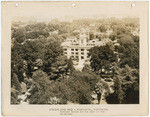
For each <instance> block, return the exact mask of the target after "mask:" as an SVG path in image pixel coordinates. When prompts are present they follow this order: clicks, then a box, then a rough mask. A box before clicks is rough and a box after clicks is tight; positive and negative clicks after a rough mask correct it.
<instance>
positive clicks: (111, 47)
mask: <svg viewBox="0 0 150 117" xmlns="http://www.w3.org/2000/svg"><path fill="white" fill-rule="evenodd" d="M138 22H139V19H137V18H122V19H117V18H108V19H101V20H94V19H79V20H73V21H72V22H62V21H59V20H57V19H54V20H52V21H50V22H49V23H48V24H46V23H44V22H36V21H34V22H32V21H30V22H28V23H27V24H26V23H23V22H13V23H12V28H11V30H12V34H11V37H12V38H11V40H12V45H11V103H12V104H18V103H19V102H20V101H19V100H18V95H19V94H20V93H21V87H20V83H21V82H24V83H26V85H27V89H28V90H29V93H31V95H30V96H29V97H28V101H29V103H30V104H70V103H77V104H91V103H92V97H91V95H92V93H93V91H94V92H96V94H97V97H98V101H100V97H101V95H102V94H103V92H104V91H106V92H107V95H105V96H106V101H107V102H108V103H115V104H116V103H118V104H133V103H134V104H137V103H139V36H138V35H136V34H135V33H134V32H138V31H139V23H138ZM82 28H90V30H89V40H92V39H95V38H97V39H99V40H100V41H104V42H105V41H107V40H110V42H105V43H106V44H105V45H103V46H100V47H99V46H96V47H93V48H91V49H90V51H89V56H90V62H91V64H90V65H85V66H84V68H83V70H82V72H79V71H76V70H75V68H74V66H73V61H72V58H70V59H68V58H67V57H66V56H64V55H63V49H62V47H61V43H62V42H63V41H65V40H66V38H68V37H70V36H74V37H77V39H78V38H79V33H80V31H79V30H80V29H82ZM94 31H96V32H97V33H94ZM108 38H109V39H108ZM102 70H106V71H111V72H112V73H113V82H114V86H113V88H114V92H113V93H110V90H109V88H110V86H108V84H107V83H106V82H105V81H104V80H102V79H101V78H100V76H98V75H99V74H98V75H96V74H97V73H102Z"/></svg>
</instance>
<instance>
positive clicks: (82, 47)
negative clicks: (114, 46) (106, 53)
mask: <svg viewBox="0 0 150 117" xmlns="http://www.w3.org/2000/svg"><path fill="white" fill-rule="evenodd" d="M102 45H105V43H104V42H102V41H99V39H96V38H95V39H92V40H90V39H89V32H88V31H86V30H85V29H81V30H80V33H79V38H76V37H70V38H67V39H66V41H65V42H63V43H62V46H63V49H64V54H65V55H66V56H67V57H68V58H70V57H72V59H73V60H76V61H77V63H78V64H80V63H81V62H82V63H83V62H84V61H86V60H87V61H88V60H89V58H90V57H89V56H88V53H89V49H90V48H92V47H94V46H102Z"/></svg>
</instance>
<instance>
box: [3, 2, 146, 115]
mask: <svg viewBox="0 0 150 117" xmlns="http://www.w3.org/2000/svg"><path fill="white" fill-rule="evenodd" d="M17 3H18V5H16V2H2V115H4V116H10V115H11V116H21V115H24V116H27V115H28V116H29V115H30V116H42V115H43V116H46V115H47V116H65V115H72V116H83V115H84V116H121V115H123V116H129V115H130V116H133V115H135V116H141V115H148V2H145V1H139V2H134V3H135V6H134V7H133V6H131V4H132V2H127V1H126V2H125V1H122V2H102V1H94V2H90V1H88V2H85V1H77V2H75V4H76V6H74V7H73V6H72V3H73V2H71V1H70V2H67V1H62V2H53V1H49V2H17ZM64 16H68V17H69V18H68V17H67V18H68V19H70V16H72V17H73V18H76V17H78V18H92V17H95V18H97V19H98V18H99V17H103V18H106V17H117V18H120V17H138V18H139V19H140V43H139V44H140V54H139V55H140V65H139V66H140V67H139V68H140V74H139V75H140V83H139V87H140V88H139V89H140V91H139V93H140V97H139V104H100V105H99V104H81V105H80V104H75V105H72V104H70V105H63V104H60V105H59V104H58V105H48V104H45V105H44V104H30V105H12V104H11V101H10V99H11V93H10V92H11V91H10V90H11V23H12V21H14V20H15V21H16V20H18V21H25V22H26V21H29V20H39V21H41V22H44V21H45V22H48V21H49V20H52V19H56V18H58V19H62V20H63V18H64Z"/></svg>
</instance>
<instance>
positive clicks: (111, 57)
mask: <svg viewBox="0 0 150 117" xmlns="http://www.w3.org/2000/svg"><path fill="white" fill-rule="evenodd" d="M89 55H90V56H91V59H90V62H91V67H92V68H93V69H94V71H99V70H102V68H104V69H109V68H110V65H111V63H113V62H115V61H116V55H115V54H114V51H113V50H112V49H111V46H109V45H108V44H107V45H105V46H100V47H93V48H91V49H90V52H89Z"/></svg>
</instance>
